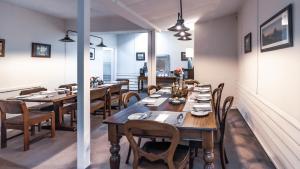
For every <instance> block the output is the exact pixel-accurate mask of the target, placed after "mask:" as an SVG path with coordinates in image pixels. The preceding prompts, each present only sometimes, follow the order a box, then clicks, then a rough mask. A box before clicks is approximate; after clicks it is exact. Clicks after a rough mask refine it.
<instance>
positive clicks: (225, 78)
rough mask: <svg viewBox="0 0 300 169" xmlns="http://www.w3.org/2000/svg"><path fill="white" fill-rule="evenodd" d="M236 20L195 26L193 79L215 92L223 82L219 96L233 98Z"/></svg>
mask: <svg viewBox="0 0 300 169" xmlns="http://www.w3.org/2000/svg"><path fill="white" fill-rule="evenodd" d="M236 32H237V20H236V16H235V15H230V16H225V17H222V18H218V19H215V20H211V21H207V22H203V23H201V22H200V23H196V25H195V58H194V67H195V79H196V80H198V81H200V82H207V83H210V84H212V86H213V87H214V88H215V87H217V85H218V84H219V83H222V82H224V83H225V87H224V93H223V96H224V97H225V96H229V95H231V96H236V84H237V33H236Z"/></svg>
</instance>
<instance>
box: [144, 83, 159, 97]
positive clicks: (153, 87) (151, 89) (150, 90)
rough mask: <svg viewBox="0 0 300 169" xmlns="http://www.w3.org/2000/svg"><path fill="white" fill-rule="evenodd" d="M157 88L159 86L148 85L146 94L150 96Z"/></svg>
mask: <svg viewBox="0 0 300 169" xmlns="http://www.w3.org/2000/svg"><path fill="white" fill-rule="evenodd" d="M159 89H160V87H159V86H155V85H150V86H148V89H147V94H148V96H150V95H151V94H153V93H155V92H157V91H158V90H159ZM153 90H155V92H153Z"/></svg>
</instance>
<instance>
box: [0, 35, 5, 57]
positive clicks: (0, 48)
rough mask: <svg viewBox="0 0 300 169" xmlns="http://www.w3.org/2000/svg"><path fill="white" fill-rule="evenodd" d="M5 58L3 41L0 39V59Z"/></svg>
mask: <svg viewBox="0 0 300 169" xmlns="http://www.w3.org/2000/svg"><path fill="white" fill-rule="evenodd" d="M4 56H5V40H4V39H0V57H4Z"/></svg>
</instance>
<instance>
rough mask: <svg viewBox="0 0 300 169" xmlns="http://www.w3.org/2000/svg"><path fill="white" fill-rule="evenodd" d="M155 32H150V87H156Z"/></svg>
mask: <svg viewBox="0 0 300 169" xmlns="http://www.w3.org/2000/svg"><path fill="white" fill-rule="evenodd" d="M155 44H156V43H155V31H149V32H148V85H156V53H155V49H156V46H155Z"/></svg>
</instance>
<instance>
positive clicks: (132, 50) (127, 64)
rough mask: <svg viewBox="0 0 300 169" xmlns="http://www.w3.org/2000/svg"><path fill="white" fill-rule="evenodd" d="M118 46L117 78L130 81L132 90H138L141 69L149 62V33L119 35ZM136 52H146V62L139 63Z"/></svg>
mask: <svg viewBox="0 0 300 169" xmlns="http://www.w3.org/2000/svg"><path fill="white" fill-rule="evenodd" d="M117 44H118V54H117V78H128V79H130V88H131V90H136V89H137V76H139V74H140V68H142V67H143V66H144V63H145V62H147V60H148V33H128V34H119V35H117ZM136 52H145V61H137V60H136Z"/></svg>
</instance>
